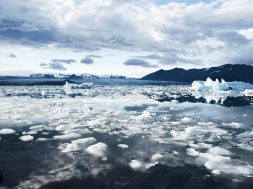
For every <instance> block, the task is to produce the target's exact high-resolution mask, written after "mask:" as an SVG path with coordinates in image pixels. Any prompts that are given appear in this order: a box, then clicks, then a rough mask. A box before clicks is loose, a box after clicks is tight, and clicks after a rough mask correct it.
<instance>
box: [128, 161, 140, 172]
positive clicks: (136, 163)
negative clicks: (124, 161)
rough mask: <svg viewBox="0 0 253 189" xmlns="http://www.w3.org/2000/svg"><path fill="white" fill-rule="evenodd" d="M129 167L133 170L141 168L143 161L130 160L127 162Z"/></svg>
mask: <svg viewBox="0 0 253 189" xmlns="http://www.w3.org/2000/svg"><path fill="white" fill-rule="evenodd" d="M129 165H130V167H131V168H132V169H134V170H141V169H142V168H143V163H142V162H140V161H139V160H136V159H134V160H131V162H130V163H129Z"/></svg>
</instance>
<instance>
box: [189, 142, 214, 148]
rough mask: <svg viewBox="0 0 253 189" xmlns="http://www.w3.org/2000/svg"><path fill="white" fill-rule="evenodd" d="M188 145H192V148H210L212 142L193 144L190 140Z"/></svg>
mask: <svg viewBox="0 0 253 189" xmlns="http://www.w3.org/2000/svg"><path fill="white" fill-rule="evenodd" d="M189 146H190V147H192V148H211V147H212V144H206V143H203V142H201V143H198V144H194V143H193V141H191V142H190V143H189Z"/></svg>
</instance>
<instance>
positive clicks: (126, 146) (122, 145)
mask: <svg viewBox="0 0 253 189" xmlns="http://www.w3.org/2000/svg"><path fill="white" fill-rule="evenodd" d="M118 147H120V148H122V149H126V148H128V145H127V144H119V145H118Z"/></svg>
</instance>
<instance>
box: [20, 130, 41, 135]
mask: <svg viewBox="0 0 253 189" xmlns="http://www.w3.org/2000/svg"><path fill="white" fill-rule="evenodd" d="M22 134H23V135H36V134H38V132H37V131H35V130H32V131H27V132H26V131H23V132H22Z"/></svg>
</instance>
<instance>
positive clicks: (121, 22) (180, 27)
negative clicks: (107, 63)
mask: <svg viewBox="0 0 253 189" xmlns="http://www.w3.org/2000/svg"><path fill="white" fill-rule="evenodd" d="M78 2H79V3H76V0H65V1H62V0H54V1H52V0H36V1H34V0H27V1H26V3H22V2H21V1H20V0H12V1H4V2H1V3H0V10H1V11H0V41H5V42H6V41H7V42H10V43H21V44H24V45H35V46H38V45H45V44H46V45H47V44H55V45H56V46H60V47H68V48H73V49H76V48H77V49H88V50H95V49H104V48H108V49H121V50H125V51H127V52H133V50H138V51H142V52H157V53H158V54H163V55H164V54H165V55H166V57H169V59H171V60H172V61H170V62H171V64H172V62H174V63H175V64H180V62H185V61H186V62H187V61H188V62H191V63H192V64H194V62H196V63H197V64H198V61H195V60H199V59H201V60H202V62H203V63H204V64H206V65H207V64H208V65H210V64H214V60H215V61H217V60H219V61H220V63H224V61H227V60H229V59H232V58H229V57H228V56H229V55H230V54H231V53H230V52H229V51H239V50H240V49H244V48H248V46H249V44H250V43H251V41H252V38H251V37H250V36H252V28H253V22H252V19H251V18H252V17H253V11H252V8H253V4H252V0H213V1H202V2H201V1H198V3H192V4H190V3H185V1H168V2H167V3H163V4H162V5H161V4H156V3H154V1H153V0H144V1H141V3H140V2H137V1H125V0H124V1H123V0H122V1H119V0H105V1H101V0H86V1H78ZM136 15H138V18H137V17H136ZM84 20H85V23H84V22H83V21H84ZM216 42H217V43H216ZM215 43H216V44H222V45H219V46H215V45H216V44H215ZM200 44H201V45H203V46H204V47H203V48H202V47H201V46H200ZM171 49H175V51H176V52H177V54H176V56H174V57H173V56H172V55H171V53H170V51H171ZM145 54H146V53H145ZM151 55H152V54H150V55H147V56H139V57H135V58H140V59H147V60H149V59H150V60H151V59H153V60H158V61H159V62H161V63H162V62H163V63H164V62H165V61H162V60H161V59H164V58H163V57H161V59H160V57H159V55H157V56H154V55H152V56H151ZM224 57H225V58H226V59H225V58H224ZM86 58H99V57H98V55H91V56H87V57H86ZM183 59H185V60H183ZM70 63H73V62H70ZM70 63H66V64H70ZM198 65H199V64H198Z"/></svg>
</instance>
